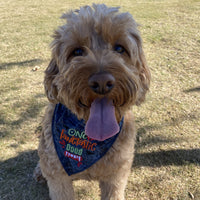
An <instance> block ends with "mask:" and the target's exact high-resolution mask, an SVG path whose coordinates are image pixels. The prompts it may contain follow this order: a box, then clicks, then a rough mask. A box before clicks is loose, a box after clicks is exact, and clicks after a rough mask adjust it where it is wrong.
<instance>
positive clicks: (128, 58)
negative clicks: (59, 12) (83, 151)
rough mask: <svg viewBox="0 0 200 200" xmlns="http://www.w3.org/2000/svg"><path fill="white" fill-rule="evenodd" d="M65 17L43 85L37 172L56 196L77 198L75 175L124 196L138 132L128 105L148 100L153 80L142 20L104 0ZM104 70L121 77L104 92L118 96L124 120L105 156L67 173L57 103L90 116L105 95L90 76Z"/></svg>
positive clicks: (105, 195)
mask: <svg viewBox="0 0 200 200" xmlns="http://www.w3.org/2000/svg"><path fill="white" fill-rule="evenodd" d="M62 18H63V19H66V20H67V23H66V24H65V25H63V26H61V27H59V28H58V30H56V31H55V34H54V36H53V37H54V40H53V42H52V44H51V47H52V60H51V62H50V64H49V66H48V68H47V69H46V71H45V80H44V85H45V90H46V94H47V97H48V99H49V101H50V103H49V105H48V108H47V110H46V114H45V119H44V122H43V133H42V136H41V141H40V145H39V150H38V152H39V156H40V162H39V165H38V166H37V172H38V170H39V168H41V172H42V175H43V176H44V177H45V179H46V180H47V183H48V186H49V192H50V197H51V199H52V200H64V199H66V200H73V199H74V193H73V187H72V181H73V180H77V179H87V180H98V181H99V183H100V188H101V199H102V200H111V199H112V200H123V199H124V189H125V187H126V182H127V179H128V175H129V172H130V169H131V165H132V161H133V155H134V143H135V136H136V131H135V126H134V118H133V114H132V113H131V112H130V111H129V110H130V108H131V106H133V105H135V104H136V105H139V104H140V103H142V102H143V101H144V99H145V94H146V92H147V91H148V89H149V83H150V72H149V69H148V67H147V64H146V60H145V56H144V53H143V49H142V41H141V37H140V33H139V31H138V30H137V24H136V22H135V21H134V19H133V18H132V16H131V15H130V14H129V13H119V12H118V8H108V7H107V6H105V5H103V4H101V5H95V4H94V5H93V7H89V6H85V7H81V8H80V10H77V11H71V12H68V13H66V14H64V15H63V16H62ZM116 44H118V45H121V46H123V47H124V49H125V52H123V54H119V53H118V52H116V51H114V46H115V45H116ZM76 48H81V49H82V50H83V55H81V56H74V54H73V52H74V50H75V49H76ZM99 72H106V73H110V74H112V76H113V77H114V78H115V80H116V82H115V85H114V88H113V89H112V90H111V91H110V92H109V93H107V94H105V96H106V97H107V98H108V99H111V100H112V101H113V104H114V106H115V115H116V119H117V121H118V122H119V121H120V120H121V118H122V116H124V120H125V121H124V125H123V128H122V131H121V132H120V134H119V136H118V138H117V140H116V141H115V143H114V144H113V146H112V147H111V149H110V150H109V151H108V152H107V153H106V155H105V156H104V157H103V158H101V159H100V160H99V161H98V162H97V163H95V164H94V165H92V166H91V167H90V168H88V169H87V170H85V171H83V172H81V173H78V174H75V175H71V176H68V175H67V173H66V172H65V171H64V169H63V167H62V165H61V163H60V161H59V159H58V157H57V154H56V151H55V148H54V143H53V138H52V133H51V122H52V116H53V112H54V108H55V105H56V103H59V102H60V103H62V104H64V105H66V106H67V107H68V108H69V109H70V110H71V111H72V112H73V113H74V114H76V115H77V117H78V118H80V119H84V120H86V121H87V120H88V117H89V114H90V109H89V108H90V106H91V103H92V102H93V101H94V99H96V98H98V97H102V94H97V93H95V92H94V91H93V90H92V89H91V88H90V87H89V85H88V79H89V78H90V77H91V76H92V75H93V74H97V73H99ZM80 102H81V103H80ZM37 174H38V173H37ZM39 175H41V174H40V173H39Z"/></svg>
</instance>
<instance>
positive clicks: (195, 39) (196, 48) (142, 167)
mask: <svg viewBox="0 0 200 200" xmlns="http://www.w3.org/2000/svg"><path fill="white" fill-rule="evenodd" d="M106 2H107V3H108V4H109V5H114V6H117V5H119V6H122V10H123V11H129V12H131V13H132V14H133V16H134V17H135V19H136V20H137V21H138V23H139V24H141V26H140V30H141V33H142V36H143V40H144V47H145V52H146V55H147V60H148V63H149V65H150V68H151V72H152V83H151V91H150V93H149V94H148V97H147V101H146V103H145V104H144V105H142V106H141V107H135V108H134V109H133V112H134V113H135V116H136V121H137V127H138V136H137V145H136V154H135V161H134V163H133V167H132V173H131V175H130V177H129V182H128V186H127V189H126V198H127V200H157V199H158V200H190V199H196V200H198V199H200V147H199V146H200V137H199V133H200V103H199V99H200V83H199V80H200V68H199V66H200V32H199V30H200V23H199V16H200V2H199V1H197V0H191V1H189V2H188V1H187V0H183V1H176V0H167V1H160V0H151V1H148V2H147V1H144V0H140V1H131V0H126V1H125V0H118V1H113V0H110V1H106ZM91 3H92V1H79V0H78V1H75V2H74V1H71V3H69V2H66V1H64V0H60V1H54V0H47V1H38V0H35V1H29V0H28V1H25V0H21V1H14V0H9V1H2V2H1V3H0V34H1V43H0V52H1V59H0V80H1V81H0V95H1V98H0V104H1V109H0V185H1V187H0V188H1V189H0V199H2V200H4V199H5V200H9V199H16V200H22V199H26V200H37V199H41V200H46V199H48V189H47V187H46V185H40V184H37V183H35V182H34V181H33V179H32V171H33V169H34V166H35V165H36V163H37V161H38V156H37V151H36V149H37V145H38V136H39V133H40V128H41V127H40V122H41V119H42V117H43V115H44V109H45V105H46V103H47V100H46V97H45V96H44V91H43V71H44V69H45V68H46V66H47V65H48V62H49V58H50V50H49V47H48V45H49V43H50V41H51V38H50V35H51V34H52V33H53V30H54V29H55V28H56V27H57V26H58V25H59V24H60V23H61V22H62V21H59V17H60V15H61V13H62V12H64V11H65V10H67V9H71V8H77V7H80V6H81V5H84V4H91ZM35 66H39V67H40V68H39V69H38V70H37V71H33V70H32V69H33V68H34V67H35ZM74 185H75V191H76V196H77V199H79V200H81V199H82V200H83V199H87V200H99V199H100V198H99V194H100V191H99V188H98V185H97V183H96V182H92V183H88V182H84V181H77V182H75V183H74Z"/></svg>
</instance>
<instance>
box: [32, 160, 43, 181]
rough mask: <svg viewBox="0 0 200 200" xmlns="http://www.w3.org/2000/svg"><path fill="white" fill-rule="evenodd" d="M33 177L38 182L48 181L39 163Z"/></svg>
mask: <svg viewBox="0 0 200 200" xmlns="http://www.w3.org/2000/svg"><path fill="white" fill-rule="evenodd" d="M33 178H34V179H35V181H36V182H38V183H46V179H45V178H44V177H43V175H42V172H41V169H40V164H39V163H38V164H37V166H36V168H35V170H34V172H33Z"/></svg>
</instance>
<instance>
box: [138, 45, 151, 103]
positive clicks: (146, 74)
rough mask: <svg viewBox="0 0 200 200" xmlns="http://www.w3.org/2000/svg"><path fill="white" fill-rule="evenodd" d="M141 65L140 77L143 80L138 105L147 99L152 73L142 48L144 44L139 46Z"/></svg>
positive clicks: (139, 62) (139, 63)
mask: <svg viewBox="0 0 200 200" xmlns="http://www.w3.org/2000/svg"><path fill="white" fill-rule="evenodd" d="M137 65H140V66H139V77H140V81H141V86H142V88H141V91H139V94H138V98H137V100H136V105H140V104H141V103H142V102H143V101H144V100H145V95H146V92H147V91H148V90H149V86H150V79H151V73H150V70H149V67H148V66H147V62H146V58H145V55H144V52H143V49H142V45H140V46H139V61H138V62H137Z"/></svg>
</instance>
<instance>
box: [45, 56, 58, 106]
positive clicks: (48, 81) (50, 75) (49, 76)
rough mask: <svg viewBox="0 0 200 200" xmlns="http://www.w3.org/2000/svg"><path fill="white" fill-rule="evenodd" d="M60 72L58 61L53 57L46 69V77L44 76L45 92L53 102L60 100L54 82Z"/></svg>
mask: <svg viewBox="0 0 200 200" xmlns="http://www.w3.org/2000/svg"><path fill="white" fill-rule="evenodd" d="M58 72H59V69H58V66H57V64H56V61H55V59H52V60H51V62H50V63H49V66H48V67H47V69H46V71H45V77H44V88H45V92H46V95H47V97H48V99H49V101H50V102H52V103H57V102H58V100H57V95H58V90H57V87H56V85H55V83H54V79H55V77H56V75H57V74H58Z"/></svg>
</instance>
